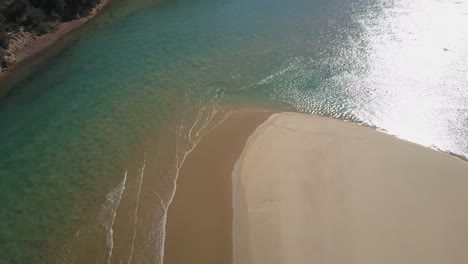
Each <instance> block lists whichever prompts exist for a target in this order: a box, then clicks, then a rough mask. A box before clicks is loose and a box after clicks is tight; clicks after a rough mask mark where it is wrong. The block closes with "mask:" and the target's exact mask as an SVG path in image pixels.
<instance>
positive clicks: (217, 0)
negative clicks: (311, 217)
mask: <svg viewBox="0 0 468 264" xmlns="http://www.w3.org/2000/svg"><path fill="white" fill-rule="evenodd" d="M0 88H1V89H7V88H8V89H10V88H12V89H11V92H10V94H9V96H8V97H7V98H5V99H4V100H2V101H1V103H0V139H1V143H0V263H1V264H3V263H119V262H120V261H122V262H123V263H161V256H162V252H163V241H164V223H165V211H166V210H167V207H168V206H169V203H170V201H171V199H172V196H173V194H174V189H175V187H176V184H175V179H176V177H177V172H178V169H179V168H180V166H181V164H182V163H183V160H184V158H185V157H186V155H187V153H189V152H190V150H191V149H193V147H194V146H195V145H196V143H197V142H198V140H199V139H200V137H201V136H202V135H203V134H204V133H205V132H206V131H207V129H209V127H212V126H214V125H216V124H217V123H219V122H220V121H222V120H223V118H225V117H226V115H228V114H229V109H236V108H269V109H277V110H288V111H298V112H304V113H310V114H317V115H323V116H329V117H333V118H338V119H343V120H346V121H349V122H356V123H360V124H364V125H368V126H372V127H376V128H378V129H380V130H383V131H386V132H387V133H389V134H393V135H396V136H398V137H400V138H403V139H406V140H409V141H412V142H416V143H418V144H422V145H425V146H429V147H433V148H437V149H440V150H442V151H446V152H451V153H454V154H457V155H462V156H468V109H467V108H468V1H466V0H457V1H451V0H442V1H439V0H289V1H282V0H257V1H248V0H236V1H233V0H195V1H189V0H165V1H151V0H137V1H129V0H115V1H112V4H111V6H110V7H109V8H108V9H107V10H106V11H105V12H104V13H103V14H102V15H101V16H99V17H98V18H97V19H95V20H94V21H92V22H91V23H89V24H87V25H86V26H84V27H83V28H82V29H80V30H78V31H77V32H75V33H73V34H72V35H70V36H68V37H67V38H66V39H65V40H63V41H62V42H61V43H60V44H58V45H57V46H56V48H55V49H54V50H51V51H48V52H47V53H46V54H45V55H44V56H43V57H42V58H40V59H37V60H33V61H31V62H28V63H26V64H25V65H23V66H22V67H20V69H19V70H18V71H17V72H16V73H15V74H14V75H13V76H12V77H11V78H9V79H8V80H2V81H1V82H0Z"/></svg>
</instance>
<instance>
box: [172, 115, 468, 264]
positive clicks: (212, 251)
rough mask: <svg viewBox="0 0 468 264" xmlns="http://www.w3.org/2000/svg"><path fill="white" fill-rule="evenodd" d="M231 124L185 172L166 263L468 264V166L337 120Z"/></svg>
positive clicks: (286, 118) (283, 118) (276, 118)
mask: <svg viewBox="0 0 468 264" xmlns="http://www.w3.org/2000/svg"><path fill="white" fill-rule="evenodd" d="M234 116H235V118H234V119H231V118H228V119H227V120H226V121H225V122H224V123H223V124H222V125H220V126H219V127H218V128H216V129H215V130H214V131H213V133H212V134H210V135H208V136H207V137H206V138H204V139H203V140H202V142H200V145H199V146H198V147H197V148H196V149H195V151H194V152H193V153H192V154H191V155H189V157H188V158H187V161H186V164H184V166H183V167H182V170H183V171H184V170H185V171H184V172H183V173H182V174H181V176H180V177H179V182H178V190H177V192H176V195H175V198H174V202H173V204H172V205H171V207H170V208H169V214H168V226H167V239H166V252H165V259H164V262H165V263H187V262H186V261H189V260H190V261H189V262H190V263H242V264H244V263H255V264H256V263H259V264H263V263H314V262H317V263H373V264H374V263H413V264H414V263H425V264H427V263H466V262H467V261H468V192H467V191H466V190H467V188H468V162H465V161H463V160H460V159H458V158H456V157H453V156H450V155H447V154H444V153H440V152H438V151H435V150H432V149H429V148H425V147H422V146H419V145H416V144H413V143H410V142H407V141H403V140H400V139H398V138H396V137H393V136H389V135H386V134H384V133H380V132H377V131H375V130H374V129H371V128H367V127H363V126H358V125H354V124H350V123H347V122H343V121H339V120H334V119H329V118H323V117H316V116H310V115H304V114H297V113H279V114H271V113H263V115H262V116H259V115H258V113H251V114H249V113H248V112H247V113H246V112H244V113H243V115H237V116H236V115H234ZM255 116H256V118H253V117H255ZM267 118H268V119H267ZM246 120H250V122H246ZM239 144H240V146H239ZM177 201H179V202H177Z"/></svg>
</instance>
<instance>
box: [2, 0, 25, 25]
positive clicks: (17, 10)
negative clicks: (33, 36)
mask: <svg viewBox="0 0 468 264" xmlns="http://www.w3.org/2000/svg"><path fill="white" fill-rule="evenodd" d="M29 7H30V5H29V1H28V0H14V1H12V2H11V3H10V4H9V5H8V6H7V7H6V10H5V17H6V18H7V20H8V21H10V22H14V23H16V22H18V21H21V19H22V18H23V16H24V14H25V13H26V10H27V9H28V8H29Z"/></svg>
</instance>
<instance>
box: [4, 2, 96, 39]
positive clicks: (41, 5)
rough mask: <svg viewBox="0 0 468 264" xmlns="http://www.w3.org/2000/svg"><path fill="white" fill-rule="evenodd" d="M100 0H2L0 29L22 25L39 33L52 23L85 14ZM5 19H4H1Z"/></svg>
mask: <svg viewBox="0 0 468 264" xmlns="http://www.w3.org/2000/svg"><path fill="white" fill-rule="evenodd" d="M99 1H100V0H0V31H1V30H2V29H3V30H4V31H15V30H17V29H18V28H19V27H20V26H23V27H24V28H25V29H26V30H29V31H31V32H34V33H37V34H43V33H46V32H47V31H48V30H50V28H51V27H50V24H51V23H53V22H57V21H69V20H73V19H76V18H78V17H82V16H85V15H87V14H88V13H89V11H90V10H91V9H92V8H93V7H95V6H96V5H97V4H98V3H99ZM2 18H3V19H4V21H2V20H1V19H2Z"/></svg>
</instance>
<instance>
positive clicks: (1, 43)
mask: <svg viewBox="0 0 468 264" xmlns="http://www.w3.org/2000/svg"><path fill="white" fill-rule="evenodd" d="M6 48H8V34H7V33H6V32H5V30H4V29H3V28H1V27H0V49H6Z"/></svg>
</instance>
